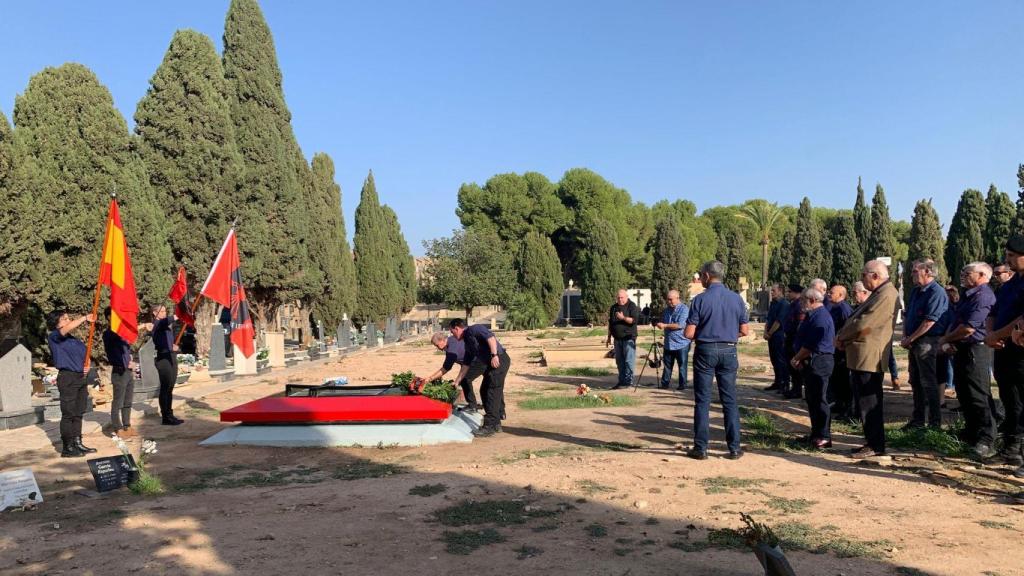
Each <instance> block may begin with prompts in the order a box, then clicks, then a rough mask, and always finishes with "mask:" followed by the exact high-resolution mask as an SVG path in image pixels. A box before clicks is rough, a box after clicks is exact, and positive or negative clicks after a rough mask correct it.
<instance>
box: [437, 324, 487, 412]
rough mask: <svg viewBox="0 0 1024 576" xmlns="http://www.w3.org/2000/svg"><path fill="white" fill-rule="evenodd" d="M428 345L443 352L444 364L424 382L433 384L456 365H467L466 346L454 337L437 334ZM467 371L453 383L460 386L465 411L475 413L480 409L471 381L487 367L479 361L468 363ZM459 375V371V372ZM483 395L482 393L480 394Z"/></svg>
mask: <svg viewBox="0 0 1024 576" xmlns="http://www.w3.org/2000/svg"><path fill="white" fill-rule="evenodd" d="M430 343H431V344H433V345H434V348H437V349H438V350H441V351H442V352H444V363H443V364H441V367H440V368H438V369H437V371H435V372H434V373H433V374H431V375H430V376H427V377H426V378H425V379H424V380H425V381H426V382H433V381H434V380H437V379H438V378H440V377H442V376H444V375H445V374H447V373H448V371H449V370H451V369H452V366H455V365H456V364H458V365H459V366H460V367H461V366H465V365H466V364H467V360H466V344H465V343H464V342H463V341H461V340H459V339H458V338H456V337H455V336H449V335H447V334H443V333H441V332H438V333H436V334H434V335H433V336H431V337H430ZM468 364H469V370H468V371H467V372H466V375H465V376H463V377H462V378H461V380H460V379H456V380H455V382H454V385H455V386H459V385H461V386H462V396H463V397H464V398H465V399H466V408H465V409H466V411H468V412H476V411H477V410H479V409H480V405H479V404H477V402H476V394H474V393H473V380H476V379H477V377H478V376H480V375H481V374H483V373H484V371H485V370H486V369H487V365H486V364H484V363H483V362H480V361H478V360H477V361H472V359H470V361H469V362H468ZM459 375H461V370H460V372H459ZM480 393H481V394H483V391H481V392H480Z"/></svg>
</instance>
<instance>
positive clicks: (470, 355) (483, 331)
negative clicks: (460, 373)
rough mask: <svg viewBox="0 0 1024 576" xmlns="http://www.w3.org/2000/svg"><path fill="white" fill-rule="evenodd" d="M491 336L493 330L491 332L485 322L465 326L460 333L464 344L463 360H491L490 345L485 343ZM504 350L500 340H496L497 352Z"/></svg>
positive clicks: (487, 361) (485, 361) (487, 362)
mask: <svg viewBox="0 0 1024 576" xmlns="http://www.w3.org/2000/svg"><path fill="white" fill-rule="evenodd" d="M493 336H494V332H491V330H490V328H488V327H487V325H486V324H473V325H472V326H470V327H469V328H466V330H465V331H463V333H462V343H463V345H465V346H466V356H465V361H466V362H472V361H473V359H476V360H479V361H481V362H483V363H485V364H489V363H490V362H491V347H490V346H488V345H487V340H488V339H489V338H492V337H493ZM495 341H497V339H495ZM504 351H505V349H504V348H502V346H501V342H498V354H501V353H502V352H504Z"/></svg>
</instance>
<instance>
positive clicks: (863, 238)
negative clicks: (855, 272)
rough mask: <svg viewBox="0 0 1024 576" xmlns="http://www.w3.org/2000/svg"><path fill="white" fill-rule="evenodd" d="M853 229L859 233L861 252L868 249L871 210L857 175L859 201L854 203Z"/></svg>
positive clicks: (858, 239)
mask: <svg viewBox="0 0 1024 576" xmlns="http://www.w3.org/2000/svg"><path fill="white" fill-rule="evenodd" d="M853 229H854V231H855V232H856V233H857V241H858V242H859V244H860V251H861V253H862V254H863V253H865V252H867V251H868V237H869V235H870V234H871V210H869V209H868V206H867V203H865V201H864V187H863V186H862V185H861V182H860V176H858V177H857V201H856V202H855V203H854V204H853Z"/></svg>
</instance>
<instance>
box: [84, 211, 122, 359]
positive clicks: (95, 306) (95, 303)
mask: <svg viewBox="0 0 1024 576" xmlns="http://www.w3.org/2000/svg"><path fill="white" fill-rule="evenodd" d="M110 202H111V205H113V203H114V202H117V193H115V192H111V193H110ZM110 224H111V218H110V209H109V208H108V209H107V226H106V229H105V230H104V232H103V251H102V252H100V272H99V273H97V274H96V294H95V296H94V297H93V299H92V317H93V321H92V322H90V323H89V338H88V340H86V344H85V364H84V365H83V366H82V372H84V373H86V374H88V373H89V365H90V364H91V363H92V341H93V336H94V335H95V334H96V320H98V318H96V312H97V311H98V310H99V307H100V292H101V290H102V288H103V284H102V283H101V282H100V278H99V277H100V274H102V271H103V259H104V258H106V257H107V249H108V248H109V246H108V245H107V244H108V243H109V242H110Z"/></svg>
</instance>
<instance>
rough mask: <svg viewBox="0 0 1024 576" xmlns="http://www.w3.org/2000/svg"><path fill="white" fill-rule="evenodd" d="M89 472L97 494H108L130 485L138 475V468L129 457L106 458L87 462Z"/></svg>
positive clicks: (123, 455) (122, 455)
mask: <svg viewBox="0 0 1024 576" xmlns="http://www.w3.org/2000/svg"><path fill="white" fill-rule="evenodd" d="M87 463H88V464H89V471H90V472H92V479H93V481H95V482H96V491H97V492H110V491H111V490H117V489H118V488H124V487H125V486H127V485H128V484H131V483H132V482H133V481H134V480H135V479H136V478H137V477H138V475H139V468H138V466H136V465H135V459H134V458H132V457H131V455H125V454H121V455H119V456H107V457H105V458H93V459H92V460H88V461H87Z"/></svg>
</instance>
